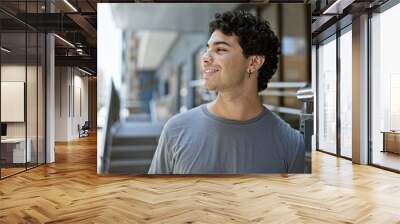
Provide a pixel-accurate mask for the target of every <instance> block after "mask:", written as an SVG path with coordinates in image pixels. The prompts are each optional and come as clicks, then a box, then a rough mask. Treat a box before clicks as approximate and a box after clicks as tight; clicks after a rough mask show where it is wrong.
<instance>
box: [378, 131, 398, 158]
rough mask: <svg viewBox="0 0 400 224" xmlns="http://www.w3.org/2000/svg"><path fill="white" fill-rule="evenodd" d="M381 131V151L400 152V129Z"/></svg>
mask: <svg viewBox="0 0 400 224" xmlns="http://www.w3.org/2000/svg"><path fill="white" fill-rule="evenodd" d="M381 133H383V150H382V152H393V153H397V154H400V131H382V132H381Z"/></svg>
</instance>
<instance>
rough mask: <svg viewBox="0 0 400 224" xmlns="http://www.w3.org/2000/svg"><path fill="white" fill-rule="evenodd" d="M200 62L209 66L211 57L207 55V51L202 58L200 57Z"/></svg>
mask: <svg viewBox="0 0 400 224" xmlns="http://www.w3.org/2000/svg"><path fill="white" fill-rule="evenodd" d="M202 62H203V63H204V64H210V63H212V57H211V55H210V54H209V52H208V50H207V51H205V52H204V54H203V56H202Z"/></svg>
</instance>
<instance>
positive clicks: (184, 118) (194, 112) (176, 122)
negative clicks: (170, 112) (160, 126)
mask: <svg viewBox="0 0 400 224" xmlns="http://www.w3.org/2000/svg"><path fill="white" fill-rule="evenodd" d="M201 107H202V105H200V106H198V107H194V108H192V109H190V110H188V111H185V112H182V113H179V114H175V115H174V116H172V117H171V118H170V119H169V120H168V121H167V122H166V124H165V129H167V130H172V129H175V128H182V127H186V126H191V125H192V124H193V123H194V122H195V121H196V120H198V119H201V117H202V116H201V115H202V113H203V112H202V109H201Z"/></svg>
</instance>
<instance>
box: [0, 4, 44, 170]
mask: <svg viewBox="0 0 400 224" xmlns="http://www.w3.org/2000/svg"><path fill="white" fill-rule="evenodd" d="M0 6H2V7H3V6H4V7H9V8H12V9H14V10H15V13H17V14H18V13H19V15H20V16H21V15H22V16H23V14H24V13H26V12H27V13H42V12H44V10H45V8H44V7H45V1H34V2H33V1H31V2H27V1H19V2H18V3H16V2H8V3H7V2H4V3H3V2H2V3H1V4H0ZM10 15H12V13H11V14H10ZM10 15H6V14H4V13H2V12H0V20H1V21H0V26H1V27H0V45H1V57H0V67H1V69H0V71H1V73H0V81H1V85H0V89H1V91H0V92H1V98H0V102H1V105H0V111H1V115H0V119H1V144H0V178H5V177H7V176H10V175H13V174H16V173H19V172H22V171H25V170H27V169H29V168H33V167H36V166H37V165H38V164H43V163H45V92H46V90H45V74H44V73H45V64H46V63H45V60H46V52H45V44H46V40H45V35H44V34H43V33H41V32H40V31H39V30H36V29H35V28H33V27H31V26H30V25H28V24H25V23H23V22H21V21H19V20H17V19H15V18H14V17H13V16H10ZM4 21H8V22H7V23H5V22H4Z"/></svg>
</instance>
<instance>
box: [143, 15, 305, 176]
mask: <svg viewBox="0 0 400 224" xmlns="http://www.w3.org/2000/svg"><path fill="white" fill-rule="evenodd" d="M210 34H211V36H210V39H209V40H208V43H207V51H206V52H205V53H204V55H203V57H202V67H203V71H204V79H205V85H206V87H207V88H208V89H209V90H214V91H217V92H218V95H217V98H216V99H215V100H214V101H213V102H211V103H209V104H204V105H201V106H199V107H196V108H194V109H192V110H190V111H187V112H185V113H181V114H178V115H175V116H174V117H172V118H171V119H170V120H169V121H168V122H167V123H166V125H165V127H164V129H163V131H162V133H161V136H160V140H159V144H158V147H157V150H156V152H155V155H154V158H153V161H152V164H151V167H150V169H149V174H215V173H303V172H304V156H305V152H304V151H305V149H304V140H303V136H302V135H301V134H300V133H299V132H298V131H296V130H294V129H292V128H291V127H290V126H289V125H288V124H287V123H285V122H284V121H283V120H282V119H280V118H279V117H278V116H277V115H275V114H274V113H272V112H271V111H269V110H268V109H267V108H265V107H264V106H263V104H262V103H261V101H260V98H259V96H258V92H260V91H262V90H264V89H265V88H266V87H267V84H268V82H269V80H270V79H271V77H272V75H273V74H274V73H275V71H276V68H277V64H278V53H279V52H278V51H279V46H280V44H279V41H278V39H277V37H276V36H275V34H274V33H273V32H272V31H271V29H270V27H269V25H268V22H266V21H265V20H263V19H261V18H256V17H255V16H253V15H251V14H250V13H248V12H245V11H233V12H225V13H223V14H216V15H215V20H214V21H212V22H211V23H210Z"/></svg>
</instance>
